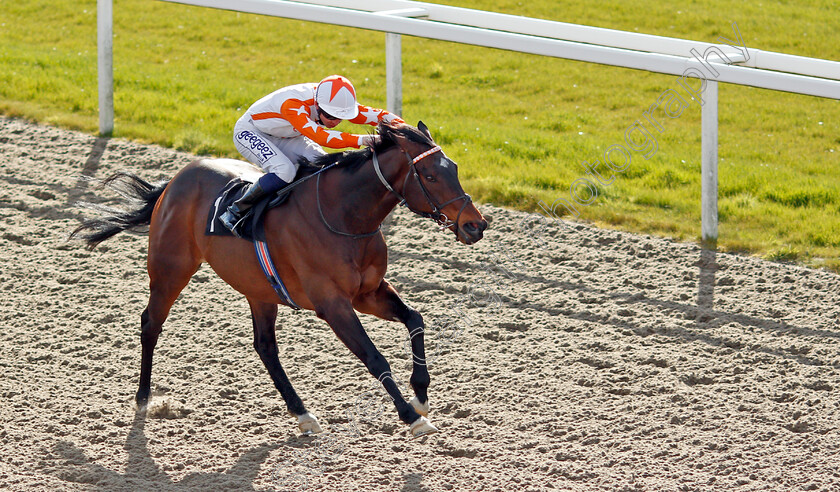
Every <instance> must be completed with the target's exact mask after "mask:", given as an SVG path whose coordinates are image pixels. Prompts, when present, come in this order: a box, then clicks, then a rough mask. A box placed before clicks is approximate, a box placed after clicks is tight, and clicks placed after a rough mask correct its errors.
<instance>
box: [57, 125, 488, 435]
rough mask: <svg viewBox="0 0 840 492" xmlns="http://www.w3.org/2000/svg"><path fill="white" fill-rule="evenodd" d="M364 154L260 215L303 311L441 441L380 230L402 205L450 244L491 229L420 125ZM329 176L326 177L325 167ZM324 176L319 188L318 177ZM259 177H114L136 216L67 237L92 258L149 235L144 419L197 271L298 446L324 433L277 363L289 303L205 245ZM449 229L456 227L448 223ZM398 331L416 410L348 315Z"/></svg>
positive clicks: (205, 172) (186, 172)
mask: <svg viewBox="0 0 840 492" xmlns="http://www.w3.org/2000/svg"><path fill="white" fill-rule="evenodd" d="M378 132H379V137H378V138H377V139H376V142H375V143H374V145H373V146H372V147H371V148H367V149H363V150H355V151H346V152H343V153H336V154H327V155H325V156H323V157H322V158H319V159H318V160H316V162H314V163H313V165H309V166H307V165H306V164H305V163H302V164H301V165H302V169H301V171H302V172H301V173H300V174H301V175H302V176H305V175H309V177H311V178H315V179H307V180H306V181H304V182H300V183H299V184H298V185H297V186H296V188H294V190H293V191H292V192H291V193H290V196H289V197H288V200H287V201H286V202H285V203H284V204H282V205H281V206H279V207H277V208H273V209H271V210H269V211H268V212H267V213H266V215H265V224H264V226H265V236H266V238H267V242H268V245H269V252H270V256H271V257H272V258H273V259H274V261H275V266H276V269H277V271H278V272H279V274H280V277H281V278H282V280H283V281H284V282H285V285H286V287H287V290H288V293H289V295H290V297H291V299H292V300H293V302H294V303H296V304H297V305H298V306H300V307H301V308H303V309H308V310H313V311H315V313H316V314H317V316H318V317H319V318H321V319H323V320H324V321H326V322H327V323H328V324H329V325H330V328H332V330H333V332H334V333H335V334H336V336H337V337H338V338H339V339H340V340H341V341H342V342H343V343H344V344H345V345H346V346H347V348H349V349H350V351H351V352H353V354H355V355H356V357H358V358H359V359H360V360H361V361H362V362H363V363H364V365H365V366H366V367H367V369H368V371H370V373H371V374H372V375H373V377H375V378H377V379H378V380H379V381H380V382H381V383H382V385H383V386H384V388H385V390H386V391H387V392H388V395H390V397H391V398H392V399H393V402H394V406H395V407H396V410H397V413H398V414H399V418H400V419H401V420H402V421H403V422H404V423H405V424H407V425H408V426H409V428H410V431H411V433H412V434H413V435H414V436H415V437H417V436H422V435H425V434H430V433H433V432H437V429H436V428H435V427H434V426H433V425H432V424H431V423H430V422H429V421H428V419H427V418H426V416H427V415H428V412H429V401H428V394H427V389H428V386H429V373H428V370H427V369H426V364H425V349H424V338H423V329H424V323H423V318H422V316H421V315H420V313H418V312H417V311H416V310H414V309H412V308H410V307H408V306H407V305H406V304H405V302H403V300H402V299H401V298H400V296H399V295H398V294H397V292H396V290H395V289H394V288H393V287H392V286H391V285H390V284H389V283H388V281H387V280H385V278H384V276H385V271H386V268H387V261H388V256H387V255H388V252H387V247H386V245H385V240H384V237H383V235H382V233H381V232H380V231H379V227H380V225H381V223H382V221H383V220H384V219H385V218H386V217H387V215H388V214H389V213H390V212H391V211H392V210H393V209H394V208H395V207H396V206H397V204H399V203H404V204H405V205H407V206H408V208H409V209H410V210H411V211H413V212H415V213H418V214H420V215H422V216H424V217H429V218H431V219H433V220H434V221H435V222H437V223H438V224H439V225H440V226H441V228H446V229H449V230H450V231H452V232H454V233H455V238H456V240H458V241H460V242H461V243H464V244H468V245H469V244H473V243H475V242H476V241H478V240H480V239H481V238H482V236H483V231H484V230H485V229H486V227H487V221H485V220H484V217H483V216H482V215H481V213H480V212H479V211H478V209H476V207H475V206H474V205H473V203H472V199H471V198H470V196H469V195H467V194H466V193H464V190H463V188H462V187H461V184H460V182H459V180H458V172H457V171H458V167H457V165H456V164H455V163H454V162H453V161H452V160H451V159H449V158H448V157H447V156H446V155H445V154H444V153H443V151H442V150H441V149H440V147H439V146H437V145H436V144H435V142H434V140H433V139H432V136H431V134H430V133H429V130H428V128H427V127H426V125H424V124H423V122H419V123H418V125H417V127H416V128H415V127H412V126H410V125H403V124H400V125H397V126H391V125H386V124H380V126H379V128H378ZM332 164H335V165H334V166H333V167H332V168H330V169H327V170H324V167H325V166H328V165H332ZM316 168H317V169H320V170H321V171H323V172H320V173H319V174H318V175H317V177H316V176H314V174H316V173H317V171H315V169H316ZM255 172H256V173H262V170H260V169H258V168H256V167H255V166H253V165H252V164H250V163H247V162H243V161H237V160H232V159H199V160H196V161H194V162H192V163H190V164H188V165H187V166H185V167H184V168H183V169H182V170H181V171H179V172H178V173H177V174H176V175H175V177H173V178H172V179H171V180H170V181H168V182H164V183H161V184H157V185H155V184H151V183H148V182H146V181H145V180H143V179H141V178H139V177H137V176H134V175H133V174H130V173H117V174H115V175H113V176H111V177H109V178H107V179H105V180H104V183H105V184H110V185H111V186H112V187H114V188H117V189H118V190H119V189H122V191H123V194H124V195H126V196H127V197H128V198H131V199H133V200H134V203H135V205H134V207H135V208H133V209H131V210H127V211H126V210H123V211H119V210H115V209H110V210H109V213H110V215H108V214H106V215H105V216H102V217H99V218H96V219H90V220H87V221H85V222H83V223H82V224H81V225H80V226H79V227H78V228H77V229H76V230H75V231H73V233H72V234H71V237H75V238H77V239H82V240H84V241H85V242H86V243H87V246H88V248H89V249H93V248H95V247H96V245H98V244H99V243H100V242H102V241H104V240H106V239H108V238H110V237H112V236H114V235H115V234H117V233H119V232H122V231H126V230H133V229H137V228H141V227H145V226H148V235H149V250H148V258H147V270H148V273H149V303H148V305H147V307H146V309H145V310H144V311H143V314H142V316H141V334H140V340H141V344H142V356H141V363H140V385H139V389H138V390H137V395H136V397H135V400H136V402H137V405H138V408H139V409H141V410H142V409H144V408H146V405H147V404H148V401H149V395H150V385H151V372H152V354H153V352H154V348H155V345H156V344H157V341H158V337H159V335H160V333H161V330H162V326H163V323H164V321H165V320H166V317H167V316H168V314H169V310H170V308H171V307H172V304H173V303H174V302H175V300H176V298H177V297H178V294H179V293H180V292H181V291H182V290H183V289H184V287H186V286H187V283H189V281H190V279H191V277H192V276H193V274H194V273H195V272H196V271H197V270H198V268H199V266H200V265H201V263H202V262H207V263H209V264H210V266H211V267H212V268H213V270H214V271H215V272H216V273H217V274H218V275H219V277H221V278H222V279H223V280H224V281H225V282H227V283H228V284H230V285H231V286H232V287H233V288H234V289H236V290H237V291H239V292H240V293H242V294H243V295H244V296H245V297H246V298H247V299H248V304H249V305H250V308H251V314H252V320H253V328H254V348H255V349H256V351H257V353H258V354H259V357H260V359H261V360H262V362H263V364H264V365H265V367H266V369H267V370H268V373H269V375H270V376H271V379H272V381H273V382H274V386H275V387H276V388H277V390H278V391H279V392H280V394H281V395H282V397H283V400H285V402H286V407H287V408H288V410H289V412H290V413H291V414H292V415H293V416H296V417H297V418H298V427H299V428H300V430H301V432H303V433H304V434H311V433H317V432H321V431H322V429H321V427H320V425H319V423H318V420H317V418H315V416H314V415H312V414H311V413H309V412H308V411H307V409H306V407H304V405H303V402H302V401H301V399H300V397H298V395H297V393H296V392H295V390H294V388H293V387H292V384H291V383H290V382H289V379H288V377H287V376H286V373H285V372H284V370H283V367H282V366H281V364H280V360H279V358H278V349H277V340H276V338H275V321H276V319H277V310H278V307H277V306H278V304H281V303H285V301H284V300H282V299H281V298H280V297H279V295H278V294H277V293H276V292H275V290H274V289H273V288H272V286H271V285H270V284H269V282H268V280H267V279H266V277H265V276H264V274H263V271H262V270H261V267H260V264H259V262H258V259H257V257H256V254H255V252H254V248H253V245H252V244H251V243H250V242H249V241H246V240H244V239H240V238H237V237H233V236H208V235H205V233H204V231H205V225H206V222H207V217H208V212H209V210H210V208H211V206H213V202H214V200H215V199H216V197H217V196H218V195H219V193H220V191H221V190H222V189H223V188H224V187H225V185H226V184H227V183H228V182H229V181H230V180H231V179H233V178H236V177H240V176H243V175H246V174H248V173H255ZM450 217H452V219H450ZM354 310H355V311H359V312H362V313H367V314H372V315H374V316H378V317H379V318H382V319H386V320H392V321H400V322H402V323H403V324H405V326H406V328H407V329H408V331H409V334H410V337H411V347H412V354H413V368H412V373H411V379H410V384H411V386H412V388H413V389H414V394H415V396H414V398H413V399H412V400H411V402H410V403H409V402H406V400H405V399H404V398H403V396H402V394H401V393H400V390H399V388H398V387H397V384H396V383H395V381H394V379H393V378H392V376H391V369H390V366H389V364H388V362H387V361H386V360H385V358H384V357H383V356H382V354H380V353H379V351H378V350H377V349H376V347H375V346H374V344H373V342H372V341H371V340H370V338H368V335H367V333H366V332H365V329H364V327H363V326H362V323H361V322H360V321H359V318H358V316H357V315H356V312H355V311H354Z"/></svg>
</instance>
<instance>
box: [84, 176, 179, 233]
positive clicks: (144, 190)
mask: <svg viewBox="0 0 840 492" xmlns="http://www.w3.org/2000/svg"><path fill="white" fill-rule="evenodd" d="M100 183H101V184H102V186H107V187H109V188H111V189H113V190H114V191H116V192H117V193H119V194H120V195H122V196H123V198H125V199H126V200H125V202H124V203H125V204H126V205H130V206H131V208H130V209H129V210H123V209H119V208H114V207H108V206H105V205H98V204H95V203H87V202H79V203H78V204H77V205H79V206H81V207H85V208H89V209H92V210H96V211H97V212H99V213H100V217H98V218H95V219H88V220H86V221H84V222H83V223H82V225H80V226H79V227H77V228H76V229H75V230H74V231H73V232H71V233H70V239H80V240H82V241H84V242H86V243H87V247H88V249H93V248H95V247H96V246H97V245H98V244H99V243H101V242H102V241H105V240H106V239H108V238H110V237H112V236H115V235H117V234H119V233H120V232H122V231H128V230H137V229H139V228H141V227H143V226H147V225H149V223H150V222H151V221H152V212H153V211H154V210H155V204H156V203H157V201H158V199H159V198H160V196H161V195H162V194H163V190H165V189H166V185H168V184H169V182H168V181H164V182H161V183H157V184H152V183H149V182H148V181H146V180H144V179H143V178H140V177H139V176H136V175H134V174H132V173H129V172H124V171H121V172H118V173H116V174H112V175H111V176H109V177H107V178H105V179H103V180H101V181H100Z"/></svg>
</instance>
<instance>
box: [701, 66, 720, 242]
mask: <svg viewBox="0 0 840 492" xmlns="http://www.w3.org/2000/svg"><path fill="white" fill-rule="evenodd" d="M706 83H707V84H708V86H707V87H706V90H705V91H703V100H704V101H705V103H704V104H703V109H702V110H701V118H702V123H701V126H702V137H701V151H700V158H701V163H700V173H701V175H702V178H701V194H702V197H701V201H700V208H701V212H700V214H701V230H702V235H703V243H704V244H705V245H706V246H710V247H714V246H716V244H717V238H718V83H717V81H715V80H708V81H707V82H706Z"/></svg>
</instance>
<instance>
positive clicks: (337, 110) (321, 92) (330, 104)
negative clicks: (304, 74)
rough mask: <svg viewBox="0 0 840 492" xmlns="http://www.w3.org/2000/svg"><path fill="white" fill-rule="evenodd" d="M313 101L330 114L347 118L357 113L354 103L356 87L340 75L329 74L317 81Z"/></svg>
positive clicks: (351, 117) (357, 107) (357, 109)
mask: <svg viewBox="0 0 840 492" xmlns="http://www.w3.org/2000/svg"><path fill="white" fill-rule="evenodd" d="M315 102H317V103H318V107H319V108H321V109H322V110H324V111H325V112H327V113H328V114H329V115H330V116H334V117H336V118H341V119H342V120H349V119H353V118H355V117H356V116H357V115H358V114H359V105H358V104H357V103H356V89H355V88H354V87H353V84H352V83H351V82H350V81H349V80H348V79H347V78H346V77H343V76H341V75H330V76H329V77H326V78H324V80H322V81H321V82H319V83H318V87H316V88H315Z"/></svg>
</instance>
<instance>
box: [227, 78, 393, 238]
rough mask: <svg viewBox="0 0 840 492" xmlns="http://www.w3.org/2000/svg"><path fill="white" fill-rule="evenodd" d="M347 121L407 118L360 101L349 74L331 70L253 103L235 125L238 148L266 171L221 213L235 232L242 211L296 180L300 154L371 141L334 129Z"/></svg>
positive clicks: (310, 154) (310, 156)
mask: <svg viewBox="0 0 840 492" xmlns="http://www.w3.org/2000/svg"><path fill="white" fill-rule="evenodd" d="M342 120H350V122H351V123H356V124H368V125H372V126H376V125H378V124H379V122H380V121H385V122H386V123H389V122H396V123H404V121H403V120H402V119H401V118H400V117H399V116H396V115H394V114H391V113H389V112H387V111H385V110H382V109H375V108H369V107H367V106H362V105H361V104H359V103H357V102H356V89H355V88H353V84H351V83H350V81H349V80H347V79H346V78H345V77H342V76H341V75H330V76H329V77H327V78H325V79H324V80H322V81H321V82H319V83H317V84H314V83H306V84H298V85H291V86H288V87H283V88H282V89H278V90H276V91H274V92H272V93H271V94H268V95H267V96H265V97H263V98H262V99H260V100H258V101H257V102H255V103H254V104H253V105H251V107H250V108H248V110H247V111H246V112H245V114H244V115H242V117H241V118H239V120H238V121H237V122H236V125H235V126H234V128H233V143H234V145H236V149H237V150H238V151H239V153H240V154H242V156H243V157H245V159H247V160H248V161H249V162H251V163H252V164H256V165H257V166H259V167H261V168H262V169H263V170H264V171H265V172H266V175H265V176H262V177H260V179H259V180H257V182H256V183H254V184H252V185H251V187H250V188H248V190H247V191H246V192H245V194H244V195H242V197H241V198H240V199H238V200H237V201H235V202H234V203H233V204H231V206H230V207H228V209H227V211H225V213H224V214H223V215H222V216H221V217H219V220H221V222H222V223H223V224H224V225H225V227H227V228H228V229H230V230H231V231H232V232H234V234H236V232H235V231H234V229H235V225H236V224H237V223H238V222H239V221H240V220H241V219H242V215H243V214H244V212H245V211H247V210H248V209H249V208H251V206H252V205H253V204H254V203H256V202H257V201H259V199H260V198H262V197H263V196H265V195H266V194H269V193H276V192H277V191H279V190H281V189H282V188H283V187H285V186H286V185H288V184H289V183H291V181H292V180H293V179H294V177H295V174H296V173H297V169H298V159H299V158H301V157H304V158H306V159H308V160H310V161H311V160H314V159H315V158H316V157H319V156H321V155H324V154H326V152H325V151H324V149H322V148H321V146H325V147H329V148H333V149H343V148H347V147H353V148H360V147H363V146H370V145H372V144H373V143H374V141H375V138H376V137H375V136H374V135H353V134H349V133H344V132H340V131H337V130H332V128H335V127H336V126H337V125H338V124H339V123H341V121H342Z"/></svg>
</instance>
